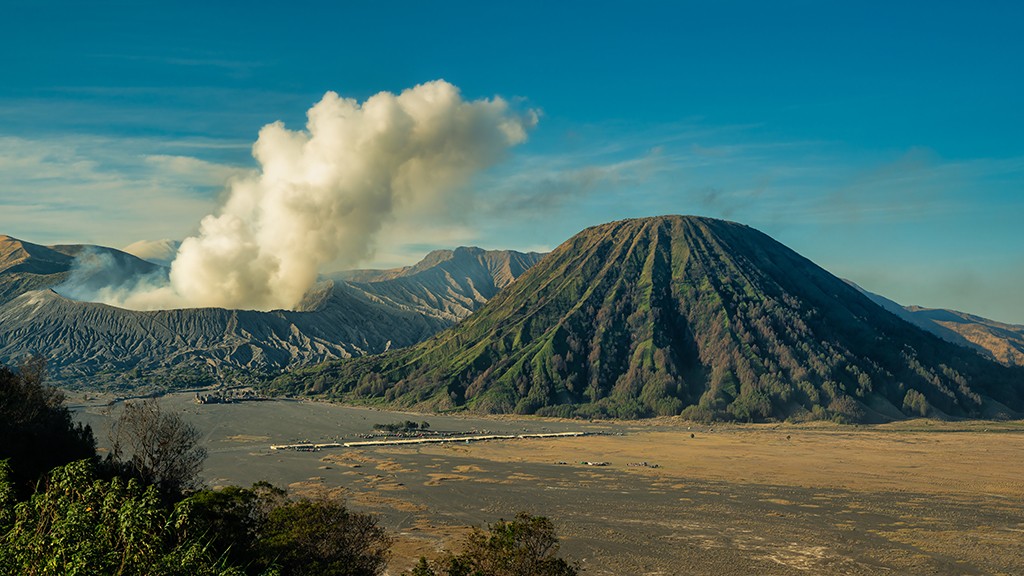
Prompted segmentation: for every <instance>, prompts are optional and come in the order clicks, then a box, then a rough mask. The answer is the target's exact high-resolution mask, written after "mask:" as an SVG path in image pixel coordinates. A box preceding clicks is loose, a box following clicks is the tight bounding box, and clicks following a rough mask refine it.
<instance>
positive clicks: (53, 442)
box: [0, 356, 96, 493]
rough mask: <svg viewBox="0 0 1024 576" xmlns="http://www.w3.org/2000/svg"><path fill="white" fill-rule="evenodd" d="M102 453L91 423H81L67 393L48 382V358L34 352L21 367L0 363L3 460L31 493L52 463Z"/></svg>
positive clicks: (20, 485)
mask: <svg viewBox="0 0 1024 576" xmlns="http://www.w3.org/2000/svg"><path fill="white" fill-rule="evenodd" d="M95 455H96V441H95V439H94V438H93V434H92V430H91V429H90V428H89V427H88V426H82V425H81V424H76V423H75V422H74V420H73V418H72V417H71V411H70V410H68V408H67V407H66V406H64V394H63V393H61V392H60V390H57V389H56V388H52V387H50V386H48V385H47V384H46V362H45V360H43V359H42V358H41V357H38V356H37V357H33V358H30V359H29V360H27V361H26V362H25V363H23V364H22V365H21V366H20V367H19V368H18V369H17V370H12V369H11V368H9V367H7V366H3V365H0V460H3V459H9V461H10V467H11V469H12V472H11V474H12V475H11V480H12V481H13V482H14V484H15V486H16V488H17V490H18V491H19V492H21V493H27V491H28V490H30V489H31V487H32V486H33V485H34V484H35V483H36V482H37V481H38V480H39V479H40V478H42V477H43V476H44V475H45V474H46V473H47V472H48V471H49V470H50V469H51V468H53V467H55V466H60V465H61V464H66V463H68V462H71V461H74V460H80V459H82V458H92V457H94V456H95Z"/></svg>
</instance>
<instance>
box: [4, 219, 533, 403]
mask: <svg viewBox="0 0 1024 576" xmlns="http://www.w3.org/2000/svg"><path fill="white" fill-rule="evenodd" d="M540 256H541V255H539V254H522V253H518V252H511V251H494V252H491V251H486V250H481V249H479V248H459V249H456V250H454V251H438V252H433V253H431V254H430V255H429V256H428V258H427V259H426V260H424V262H421V263H420V264H417V265H416V266H412V267H408V268H402V269H397V270H382V271H361V272H358V273H352V274H351V277H352V278H353V280H352V281H344V280H342V279H341V278H337V279H326V280H324V281H323V282H321V283H319V284H318V285H317V286H316V287H315V288H314V289H313V290H312V291H310V293H309V294H307V296H306V298H305V299H304V301H303V302H302V303H301V305H300V306H299V309H298V310H296V311H285V310H278V311H272V312H256V311H245V310H223V309H217V308H205V309H190V310H165V311H155V312H140V311H133V310H124V309H121V308H115V307H112V306H107V305H104V304H96V303H91V302H81V301H77V300H74V299H72V298H69V297H68V296H67V295H71V294H74V293H76V292H87V291H88V290H87V289H93V288H98V287H102V286H104V285H106V284H105V282H107V281H110V280H111V277H113V278H114V281H115V283H116V282H117V281H120V279H122V278H127V277H132V276H141V275H151V274H166V272H167V270H166V268H163V267H161V266H158V265H155V264H153V263H150V262H147V261H144V260H141V259H139V258H136V257H135V256H132V255H130V254H127V253H125V252H122V251H119V250H115V249H112V248H105V247H99V246H83V245H74V246H40V245H36V244H31V243H29V242H24V241H21V240H18V239H15V238H11V237H9V236H0V361H3V362H7V363H11V362H17V361H18V360H19V359H21V358H23V357H25V356H26V355H28V354H30V353H33V352H36V353H39V354H42V355H44V356H45V357H46V358H47V359H48V362H49V367H50V372H51V377H52V378H54V379H55V380H56V381H58V382H60V383H63V384H65V385H86V386H88V385H92V386H99V385H103V386H111V385H113V386H120V387H128V388H130V387H134V386H137V385H139V384H175V385H181V384H185V383H209V382H213V381H217V380H228V381H231V380H232V379H242V380H245V379H248V378H250V377H251V376H252V374H256V375H260V374H263V373H267V372H271V371H275V370H279V369H282V368H285V367H288V366H294V365H299V364H308V363H316V362H322V361H325V360H329V359H336V358H348V357H351V356H360V355H363V354H370V353H378V352H383V351H385V350H388V349H389V348H391V347H401V346H408V345H410V344H414V343H416V342H419V341H421V340H423V339H425V338H427V337H428V336H430V335H432V334H434V333H436V332H438V331H439V330H442V329H444V328H446V327H448V326H451V325H452V324H454V323H455V322H457V321H458V320H460V319H461V318H464V317H466V316H468V315H469V314H470V313H472V312H473V311H474V310H476V309H477V308H479V307H480V306H481V305H482V304H483V303H484V302H486V301H487V299H488V298H490V297H492V296H493V295H494V294H495V293H497V291H498V290H500V289H501V288H502V287H504V286H506V285H507V284H508V283H509V282H511V281H513V280H514V279H515V278H516V277H517V276H518V275H519V274H521V273H522V272H523V270H525V269H526V268H528V267H529V266H530V265H532V264H533V263H535V262H536V261H537V260H539V259H540ZM83 258H104V259H106V261H105V262H104V263H105V264H106V266H105V267H103V268H102V271H103V274H104V275H106V276H107V277H106V278H99V277H95V276H90V275H89V274H85V273H82V270H83V269H84V270H89V269H94V267H76V266H75V263H76V260H80V259H83ZM72 278H73V279H74V283H73V284H69V283H68V282H69V280H70V279H72ZM356 279H358V281H356ZM62 294H63V295H62Z"/></svg>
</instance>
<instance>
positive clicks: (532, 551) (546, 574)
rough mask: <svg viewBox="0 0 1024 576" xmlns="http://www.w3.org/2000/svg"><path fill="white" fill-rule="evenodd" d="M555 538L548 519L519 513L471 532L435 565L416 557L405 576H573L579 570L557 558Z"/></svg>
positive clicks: (552, 527)
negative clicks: (512, 518)
mask: <svg viewBox="0 0 1024 576" xmlns="http://www.w3.org/2000/svg"><path fill="white" fill-rule="evenodd" d="M557 553H558V538H557V537H556V536H555V528H554V525H553V524H552V523H551V521H550V520H548V519H547V518H545V517H543V516H530V515H529V514H526V513H523V512H520V513H519V514H517V515H516V518H515V520H512V521H511V522H505V521H500V522H497V523H496V524H492V525H491V526H489V527H488V530H487V531H486V532H485V531H483V530H480V529H475V530H473V532H472V533H471V534H470V535H469V536H467V537H466V539H465V541H464V542H463V546H462V550H461V551H460V552H459V553H458V554H455V553H452V552H447V553H445V554H444V555H443V556H442V557H441V558H440V559H438V560H436V561H435V562H428V561H427V559H426V558H422V557H421V558H420V561H419V564H418V565H417V566H416V567H415V568H413V569H412V570H411V571H410V572H408V573H407V576H575V575H576V574H579V568H578V567H577V566H576V565H575V564H570V563H569V562H566V561H565V560H563V559H562V558H558V557H557V556H556V554H557Z"/></svg>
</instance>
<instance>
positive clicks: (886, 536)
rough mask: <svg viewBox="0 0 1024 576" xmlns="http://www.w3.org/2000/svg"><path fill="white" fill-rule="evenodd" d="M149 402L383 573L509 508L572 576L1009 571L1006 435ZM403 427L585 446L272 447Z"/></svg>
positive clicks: (1019, 430)
mask: <svg viewBox="0 0 1024 576" xmlns="http://www.w3.org/2000/svg"><path fill="white" fill-rule="evenodd" d="M161 401H162V402H164V404H165V406H166V407H167V408H169V409H171V410H175V411H178V412H180V413H181V414H182V415H183V416H185V417H187V418H189V420H191V421H192V422H194V423H195V424H196V425H197V426H198V427H199V428H200V430H202V431H203V433H204V440H203V441H204V443H205V445H206V446H207V448H208V450H209V452H210V456H209V459H208V461H207V463H206V467H205V472H204V474H205V477H206V479H207V482H208V483H209V484H211V485H214V486H216V485H227V484H240V485H249V484H251V483H253V482H255V481H257V480H261V479H265V480H269V481H271V482H274V483H275V484H278V485H280V486H287V487H289V488H290V489H291V490H292V491H294V492H298V493H306V494H323V495H328V496H332V497H344V498H346V499H347V500H348V502H349V504H350V505H351V506H353V507H354V508H357V509H360V510H366V511H369V512H372V513H375V514H378V515H379V516H380V519H381V522H382V523H383V524H384V525H385V526H386V527H388V528H389V529H390V530H391V531H392V532H393V533H394V534H395V535H396V547H395V554H394V558H393V561H392V567H391V573H392V574H397V573H399V572H400V571H401V570H402V569H404V568H405V567H408V566H409V565H411V563H412V562H414V561H415V559H416V558H417V557H418V556H419V555H421V554H423V555H427V556H430V555H433V554H436V553H437V552H438V551H439V550H440V549H441V548H442V547H443V546H446V545H450V544H451V543H452V542H454V541H456V540H457V539H458V538H459V537H460V536H461V535H462V534H464V533H465V532H466V531H467V530H468V528H467V527H468V526H472V525H483V524H486V523H488V522H494V521H496V520H498V519H499V518H510V517H512V516H513V515H514V514H515V513H516V512H517V511H520V510H525V511H527V512H530V513H533V514H544V515H547V516H549V517H551V518H552V519H553V520H554V521H555V523H556V526H557V528H558V530H559V534H560V535H561V537H562V550H563V552H564V554H565V555H567V556H570V557H573V558H576V559H579V560H580V561H581V562H582V566H583V567H584V569H585V572H584V573H585V574H600V575H605V574H622V575H641V574H648V575H684V574H685V575H689V574H736V575H740V574H744V575H745V574H780V575H781V574H815V575H817V574H825V575H829V574H865V575H867V574H887V573H890V574H1020V573H1022V567H1024V460H1022V456H1024V423H1021V422H1009V423H997V422H933V421H911V422H904V423H898V424H891V425H882V426H859V427H853V426H836V425H831V424H806V425H786V424H777V425H776V424H771V425H721V424H716V425H711V426H709V425H699V424H694V423H687V422H682V421H679V420H678V419H672V418H664V419H655V420H649V421H642V422H606V421H599V422H580V421H564V420H552V419H538V418H521V417H494V418H489V417H479V416H470V415H444V416H439V415H422V414H408V413H402V412H385V411H379V410H374V409H370V408H356V407H345V406H338V405H333V404H327V403H322V402H308V401H271V402H252V403H243V404H231V405H202V406H200V405H196V404H194V403H192V402H191V397H190V396H189V395H185V394H178V395H171V396H167V397H165V398H163V399H162V400H161ZM114 409H115V410H116V407H115V408H114ZM77 410H78V414H79V417H80V418H81V419H82V420H83V421H86V422H89V423H91V424H92V425H93V427H94V428H95V429H96V430H97V436H98V437H100V439H101V440H102V439H103V437H104V434H105V432H104V431H105V427H106V423H107V422H108V420H109V415H108V414H107V412H108V411H109V408H104V407H102V406H100V405H98V404H97V403H95V402H93V403H82V404H81V405H79V406H78V407H77ZM403 420H414V421H417V422H418V421H421V420H427V421H429V422H430V424H431V428H433V429H435V430H438V429H440V430H449V431H453V432H469V431H474V430H475V431H479V432H485V431H486V432H488V433H502V434H507V433H515V432H520V431H521V432H535V433H539V432H564V431H577V430H580V431H586V432H590V433H592V434H594V435H590V436H586V437H582V438H546V439H522V440H506V441H494V442H480V443H472V444H462V443H458V444H455V443H449V444H442V445H417V446H379V447H363V448H359V449H345V448H338V449H325V450H322V451H319V452H294V451H272V450H270V448H269V447H270V445H271V444H284V443H296V442H305V441H308V442H333V441H342V440H351V439H357V435H358V434H360V433H365V432H368V431H369V430H370V428H371V427H372V425H373V424H375V423H388V422H397V421H403ZM584 461H605V462H608V465H607V466H600V467H595V466H588V465H585V464H582V462H584ZM643 462H646V463H647V464H648V466H634V465H631V464H638V463H643ZM655 464H656V465H657V467H653V466H651V465H655Z"/></svg>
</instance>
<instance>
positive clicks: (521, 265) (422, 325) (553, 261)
mask: <svg viewBox="0 0 1024 576" xmlns="http://www.w3.org/2000/svg"><path fill="white" fill-rule="evenodd" d="M175 245H176V243H173V242H166V241H162V242H158V243H145V244H139V245H138V246H135V247H134V248H133V251H135V252H138V253H139V254H140V255H143V256H147V257H149V258H152V260H153V261H147V260H145V259H142V258H138V257H136V256H133V255H131V254H128V253H126V252H123V251H120V250H116V249H112V248H106V247H101V246H89V245H61V246H41V245H37V244H32V243H29V242H24V241H21V240H18V239H15V238H11V237H9V236H0V361H2V362H5V363H16V362H17V361H19V360H20V359H21V358H24V357H25V356H26V355H27V354H29V353H32V352H38V353H40V354H43V355H44V356H46V357H47V358H48V360H49V365H50V369H51V374H52V376H53V378H54V379H55V380H56V381H58V382H59V383H61V384H63V385H68V386H87V387H88V386H93V387H95V386H99V387H108V388H109V387H115V388H125V389H134V388H136V387H138V386H140V385H146V384H155V385H158V386H175V387H180V386H185V385H190V384H209V383H213V382H228V383H231V382H234V381H240V382H251V381H257V380H261V379H263V378H265V377H266V376H267V375H268V374H274V373H276V372H278V371H280V370H288V371H289V372H288V373H287V374H286V375H285V376H283V377H281V378H279V379H277V380H276V381H275V383H274V387H275V388H276V389H277V390H278V391H282V392H289V393H307V394H326V395H329V396H332V397H339V398H347V399H351V400H367V401H374V402H379V401H382V402H389V403H393V404H397V405H405V406H419V407H421V408H439V409H446V408H469V409H473V410H477V411H482V412H510V411H517V412H536V413H542V414H558V415H576V416H580V415H583V416H625V417H635V416H645V415H652V414H676V413H684V414H686V415H688V416H691V417H695V418H705V419H711V418H735V419H741V420H742V419H764V418H782V417H797V418H825V417H836V418H840V419H850V420H884V419H888V418H898V417H902V416H903V415H908V414H922V413H923V414H934V415H942V414H948V415H971V416H974V415H988V416H998V415H1012V414H1015V413H1019V412H1020V411H1021V409H1022V406H1021V404H1020V392H1019V391H1020V388H1021V386H1022V384H1021V380H1020V379H1021V371H1020V370H1013V369H1006V368H1001V367H999V366H996V365H994V364H992V363H990V362H987V361H985V360H984V359H983V358H981V356H984V357H985V358H989V359H992V360H996V361H998V362H1001V363H1003V364H1005V365H1007V366H1011V367H1012V366H1015V365H1020V364H1022V363H1024V327H1022V326H1014V325H1009V324H1001V323H998V322H994V321H991V320H986V319H984V318H979V317H976V316H972V315H969V314H965V313H962V312H956V311H950V310H927V309H921V308H917V307H913V306H911V307H903V306H900V305H899V304H896V303H895V302H892V301H891V300H887V299H885V298H884V297H882V296H879V295H876V294H872V293H870V292H866V291H864V290H863V289H860V288H859V287H857V286H856V285H854V284H853V283H852V282H851V283H849V284H847V283H844V282H842V281H839V280H838V279H836V278H834V277H833V276H831V275H830V274H828V273H827V272H825V271H824V270H822V269H820V268H818V267H817V266H815V265H814V264H813V263H811V262H809V261H807V260H806V259H803V258H802V257H800V256H799V255H797V254H795V253H794V252H792V251H791V250H789V249H787V248H785V247H784V246H782V245H781V244H778V243H777V242H775V241H774V240H772V239H771V238H769V237H767V236H765V235H764V234H761V233H760V232H757V231H756V230H753V229H750V228H748V227H745V226H742V225H738V224H734V223H729V222H723V221H719V220H712V219H702V218H693V217H665V218H655V219H643V220H628V221H623V222H616V223H611V224H608V225H605V226H599V227H595V228H591V229H588V230H586V231H584V232H583V233H581V234H579V235H577V236H576V237H574V238H572V239H570V240H569V241H567V242H566V243H565V244H563V245H562V246H561V247H559V249H558V250H557V251H556V252H555V253H553V254H551V255H550V256H548V257H547V258H545V259H544V260H543V261H542V260H541V259H542V257H543V256H544V255H542V254H537V253H528V254H527V253H520V252H514V251H487V250H482V249H479V248H457V249H455V250H438V251H434V252H431V253H430V254H428V255H427V256H426V257H425V258H424V259H423V260H422V261H421V262H419V263H417V264H416V265H414V266H408V267H403V268H397V269H392V270H353V271H347V272H340V273H337V274H333V275H330V276H329V277H325V278H324V279H323V281H322V282H320V283H319V284H317V286H316V287H315V288H314V289H313V290H311V291H310V292H309V293H308V294H307V295H306V297H305V299H304V300H303V302H302V303H300V305H299V306H298V307H297V309H296V310H294V311H285V310H278V311H272V312H255V311H242V310H223V309H216V308H207V309H192V310H169V311H155V312H138V311H131V310H124V309H120V308H116V307H112V306H107V305H104V304H96V303H90V302H83V301H78V300H76V298H77V297H78V295H79V294H80V293H89V292H91V291H95V289H97V288H100V287H103V286H109V285H111V284H113V285H119V284H122V283H125V284H126V283H130V282H131V281H132V280H133V279H137V278H139V277H143V276H145V277H166V275H167V273H168V269H167V268H166V267H165V266H162V265H160V264H159V263H160V262H167V261H168V260H167V258H168V253H169V252H170V251H172V250H173V247H174V246H175ZM96 262H100V263H102V264H103V265H102V266H95V265H93V266H89V265H83V264H89V263H92V264H95V263H96ZM538 262H540V263H539V264H538ZM521 276H522V278H520V277H521ZM517 279H518V280H517ZM864 296H866V298H865V297H864ZM485 305H486V306H485ZM885 311H888V312H889V313H886V312H885ZM897 317H898V318H899V319H902V320H905V321H906V322H903V321H900V320H897ZM460 322H461V324H458V323H460ZM908 323H909V324H908ZM456 324H458V325H457V326H456ZM915 327H916V328H915ZM918 328H920V329H922V330H924V331H926V332H927V333H924V332H922V331H921V330H918ZM445 329H449V330H447V331H445V332H442V331H443V330H445ZM435 335H436V336H435ZM432 336H433V338H431V337H432ZM933 336H937V337H938V338H935V337H933ZM428 339H429V340H428ZM425 340H426V341H425ZM948 343H953V344H957V346H950V345H949V344H948ZM406 347H408V348H406ZM403 348H405V349H404V350H401V349H403ZM385 351H390V352H389V353H388V354H384V355H380V356H377V354H379V353H382V352H385ZM364 355H370V356H369V357H368V358H365V359H361V360H344V359H350V358H354V357H360V356H364ZM340 360H344V361H340ZM325 362H326V363H325ZM321 363H323V364H321ZM302 366H308V367H307V368H301V367H302Z"/></svg>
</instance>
